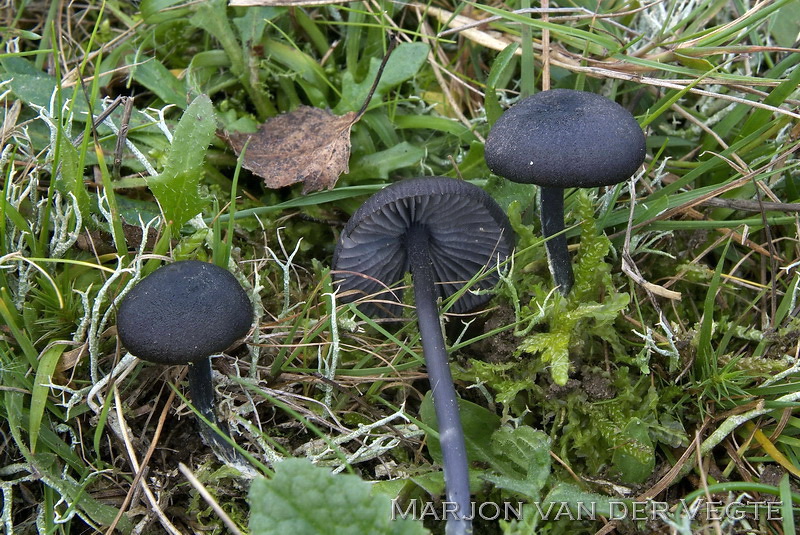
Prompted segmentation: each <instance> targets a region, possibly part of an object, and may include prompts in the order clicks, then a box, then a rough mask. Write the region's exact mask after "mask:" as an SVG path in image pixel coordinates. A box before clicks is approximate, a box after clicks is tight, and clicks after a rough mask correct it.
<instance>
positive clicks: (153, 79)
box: [125, 55, 187, 109]
mask: <svg viewBox="0 0 800 535" xmlns="http://www.w3.org/2000/svg"><path fill="white" fill-rule="evenodd" d="M125 60H126V63H127V64H128V65H136V67H134V68H133V69H132V73H133V79H134V80H136V81H137V82H139V83H140V84H142V85H143V86H145V87H146V88H147V89H149V90H150V91H152V92H153V93H155V94H156V96H158V98H160V99H161V100H163V101H164V102H166V103H167V104H174V105H175V106H178V107H179V108H181V109H185V108H186V100H187V99H186V93H187V91H186V87H185V85H184V83H183V82H181V81H180V80H178V79H177V78H176V77H175V75H174V74H172V73H171V72H170V71H169V69H167V68H166V67H164V65H162V64H161V62H160V61H158V59H156V58H142V57H138V58H134V56H133V55H129V56H127V57H126V58H125Z"/></svg>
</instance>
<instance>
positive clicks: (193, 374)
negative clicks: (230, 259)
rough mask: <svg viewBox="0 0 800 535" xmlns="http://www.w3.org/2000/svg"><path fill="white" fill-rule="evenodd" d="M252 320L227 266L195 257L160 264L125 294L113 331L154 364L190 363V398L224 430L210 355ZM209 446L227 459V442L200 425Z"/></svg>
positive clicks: (244, 331) (244, 296) (231, 454)
mask: <svg viewBox="0 0 800 535" xmlns="http://www.w3.org/2000/svg"><path fill="white" fill-rule="evenodd" d="M252 321H253V308H252V305H251V304H250V300H249V299H248V297H247V293H246V292H245V291H244V289H243V288H242V286H241V285H240V284H239V282H238V281H237V280H236V278H235V277H234V276H233V275H232V274H231V273H230V272H228V271H226V270H225V269H223V268H221V267H219V266H216V265H214V264H209V263H206V262H199V261H197V260H184V261H179V262H174V263H172V264H168V265H166V266H163V267H160V268H159V269H157V270H155V271H154V272H153V273H151V274H150V275H148V276H147V277H145V278H144V279H142V280H141V281H140V282H139V283H138V284H137V285H136V286H135V287H134V288H133V289H132V290H131V291H130V292H128V294H127V295H126V296H125V297H124V298H123V300H122V302H121V303H120V305H119V310H118V312H117V332H118V334H119V337H120V340H121V341H122V344H123V345H124V346H125V348H126V349H127V350H128V351H130V352H131V353H132V354H134V355H136V356H137V357H139V358H140V359H143V360H146V361H149V362H154V363H157V364H167V365H174V364H188V365H189V391H190V393H191V396H192V402H193V403H194V404H195V406H196V407H197V410H198V411H199V412H200V414H201V415H203V417H205V418H206V419H207V420H209V421H210V422H213V423H214V424H216V425H217V427H218V428H219V429H220V430H222V431H223V432H225V431H226V428H225V427H224V426H222V424H221V423H220V422H219V421H218V420H217V417H216V413H215V411H214V389H213V385H212V383H211V358H210V357H211V356H212V355H214V354H216V353H220V352H222V351H224V350H226V349H227V348H228V347H230V346H231V345H233V343H234V342H236V341H237V340H239V339H241V338H242V337H244V335H245V334H247V332H248V331H249V330H250V324H251V323H252ZM201 425H202V427H201V430H202V435H203V437H204V438H205V440H206V442H208V443H209V445H210V446H212V447H215V448H218V449H219V450H220V451H221V452H222V453H223V454H224V455H225V457H226V458H227V459H229V460H232V459H234V458H235V453H234V450H233V448H231V446H230V444H228V442H227V441H226V440H225V439H224V438H222V437H219V436H218V435H217V434H216V433H214V432H213V431H212V430H211V429H210V428H208V427H207V426H206V425H204V424H201Z"/></svg>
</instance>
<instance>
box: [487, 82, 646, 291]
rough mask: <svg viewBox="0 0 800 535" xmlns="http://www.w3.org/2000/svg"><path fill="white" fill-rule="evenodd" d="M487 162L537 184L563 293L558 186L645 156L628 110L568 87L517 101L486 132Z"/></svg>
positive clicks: (605, 181) (598, 181)
mask: <svg viewBox="0 0 800 535" xmlns="http://www.w3.org/2000/svg"><path fill="white" fill-rule="evenodd" d="M485 158H486V164H487V165H488V166H489V169H491V171H492V172H493V173H495V174H497V175H499V176H502V177H504V178H506V179H507V180H511V181H513V182H519V183H524V184H536V185H538V186H541V192H540V201H539V204H540V209H541V211H540V217H541V221H542V232H543V234H544V236H545V238H548V240H547V242H546V248H547V257H548V262H549V265H550V271H551V273H552V275H553V279H554V281H555V284H556V285H557V286H558V288H559V291H560V292H561V293H562V294H563V295H567V294H568V293H569V291H570V289H571V288H572V285H573V283H574V275H573V272H572V263H571V261H570V258H569V252H568V250H567V239H566V237H565V236H564V234H563V230H564V189H565V188H593V187H598V186H610V185H613V184H617V183H619V182H623V181H625V180H627V179H628V178H630V177H631V175H633V174H634V173H635V172H636V170H637V169H638V168H639V166H640V165H641V164H642V162H643V161H644V158H645V136H644V132H642V129H641V128H640V127H639V123H637V122H636V119H635V118H634V117H633V115H631V113H630V112H629V111H628V110H626V109H625V108H623V107H622V106H620V105H619V104H617V103H616V102H614V101H612V100H609V99H607V98H605V97H603V96H601V95H597V94H594V93H588V92H585V91H575V90H572V89H553V90H551V91H543V92H541V93H537V94H535V95H532V96H530V97H527V98H524V99H522V100H520V101H519V102H518V103H517V104H515V105H514V106H512V107H511V108H509V109H508V110H506V112H505V113H503V115H502V116H500V118H499V119H498V120H497V121H496V122H495V124H494V125H493V126H492V129H491V130H490V131H489V135H488V137H487V138H486V150H485Z"/></svg>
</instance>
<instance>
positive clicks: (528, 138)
mask: <svg viewBox="0 0 800 535" xmlns="http://www.w3.org/2000/svg"><path fill="white" fill-rule="evenodd" d="M644 157H645V137H644V132H642V129H641V127H640V126H639V123H638V122H636V119H635V118H634V117H633V115H631V113H630V112H629V111H628V110H626V109H625V108H623V107H622V106H620V105H619V104H617V103H616V102H614V101H612V100H609V99H607V98H606V97H603V96H601V95H597V94H595V93H587V92H585V91H575V90H572V89H553V90H550V91H542V92H541V93H536V94H535V95H532V96H530V97H527V98H524V99H522V100H520V101H519V102H517V104H515V105H514V106H512V107H511V108H509V109H508V110H506V112H505V113H503V115H502V116H500V118H499V119H498V120H497V121H496V122H495V124H494V126H492V129H491V130H490V132H489V136H488V137H487V138H486V149H485V158H486V164H487V165H488V166H489V169H491V170H492V172H493V173H495V174H497V175H500V176H502V177H504V178H506V179H508V180H511V181H513V182H521V183H525V184H536V185H539V186H545V187H556V188H573V187H581V188H591V187H597V186H610V185H612V184H617V183H619V182H623V181H625V180H627V179H628V178H630V177H631V175H633V174H634V173H635V172H636V170H637V169H638V168H639V166H640V165H641V164H642V162H643V161H644Z"/></svg>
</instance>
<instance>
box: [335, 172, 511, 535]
mask: <svg viewBox="0 0 800 535" xmlns="http://www.w3.org/2000/svg"><path fill="white" fill-rule="evenodd" d="M513 247H514V235H513V231H512V229H511V225H510V224H509V222H508V219H507V218H506V216H505V214H504V213H503V211H502V209H501V208H500V207H499V206H498V205H497V203H495V201H494V200H493V199H492V198H491V197H490V196H489V195H488V194H487V193H486V192H484V191H483V190H482V189H480V188H479V187H477V186H474V185H472V184H470V183H468V182H463V181H460V180H455V179H451V178H444V177H423V178H416V179H410V180H405V181H402V182H398V183H395V184H392V185H390V186H388V187H386V188H384V189H383V190H381V191H380V192H378V193H376V194H375V195H373V196H372V197H370V198H369V199H368V200H367V201H366V202H365V203H364V204H363V205H362V206H361V207H360V208H359V209H358V210H357V211H356V212H355V213H354V214H353V216H352V217H351V218H350V220H349V221H348V223H347V225H346V226H345V227H344V230H343V231H342V234H341V237H340V239H339V243H338V244H337V247H336V250H335V252H334V259H333V268H334V270H335V272H334V277H335V279H336V281H337V284H338V289H339V292H340V293H341V295H342V298H341V299H342V300H343V301H353V300H355V299H358V298H370V300H369V301H365V302H362V303H361V304H359V305H358V306H359V307H360V308H361V310H362V311H364V312H365V313H366V314H369V315H373V316H376V315H382V316H398V315H399V312H400V300H401V298H402V290H400V289H398V288H396V285H397V283H398V282H401V281H402V280H403V277H404V274H405V273H406V272H411V276H412V280H413V285H414V297H415V304H416V311H417V321H418V324H419V331H420V336H421V339H422V349H423V353H424V356H425V364H426V367H427V370H428V378H429V381H430V385H431V390H432V392H433V403H434V409H435V412H436V418H437V421H438V426H439V442H440V444H441V449H442V458H443V464H444V467H443V468H444V478H445V488H446V497H447V501H448V502H450V503H453V504H455V505H456V506H457V511H456V512H455V514H454V515H453V516H452V517H450V518H448V521H447V533H448V534H449V535H453V534H461V533H469V532H470V530H471V522H470V520H469V518H468V517H469V515H470V489H469V468H468V463H467V452H466V446H465V443H464V434H463V430H462V427H461V419H460V417H459V412H458V404H457V399H456V391H455V387H454V386H453V379H452V376H451V374H450V367H449V365H448V354H447V349H446V347H445V342H444V336H443V335H442V330H441V326H440V323H439V311H438V307H437V304H436V301H437V299H438V298H442V299H447V298H448V297H450V296H452V295H453V294H455V293H456V292H459V291H460V290H462V289H463V287H464V286H465V285H466V284H467V283H468V282H469V281H471V280H473V279H474V278H475V277H476V275H478V274H480V273H483V276H481V277H480V278H478V279H477V282H475V283H474V284H473V285H472V286H471V287H470V289H469V290H467V291H466V292H464V293H463V294H462V295H460V297H459V298H458V299H457V300H456V301H455V302H454V303H453V304H452V308H451V310H452V311H453V312H456V313H463V312H467V311H469V310H471V309H474V308H476V307H478V306H480V305H482V304H484V303H486V302H487V301H488V300H489V298H490V296H489V295H488V293H487V290H489V289H491V288H492V287H493V286H494V285H495V284H496V283H497V281H498V274H497V271H496V269H495V268H497V266H498V265H499V264H500V263H501V262H503V261H504V260H505V259H506V257H508V255H509V254H511V251H512V249H513ZM471 290H483V291H481V292H472V291H471ZM465 517H466V518H465Z"/></svg>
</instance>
